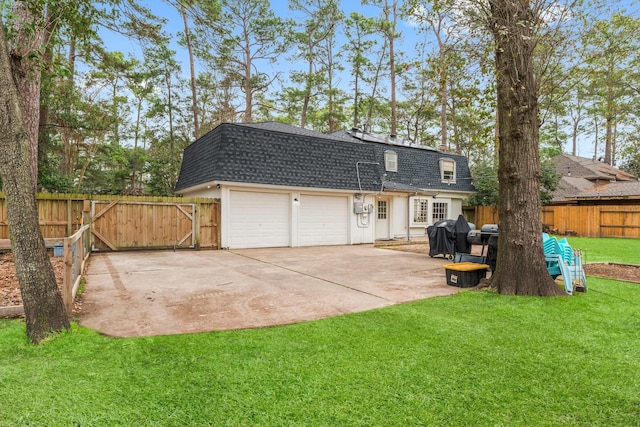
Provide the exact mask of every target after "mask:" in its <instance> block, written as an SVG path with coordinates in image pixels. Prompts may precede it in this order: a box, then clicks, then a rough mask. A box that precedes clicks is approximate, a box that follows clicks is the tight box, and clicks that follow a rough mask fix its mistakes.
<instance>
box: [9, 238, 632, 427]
mask: <svg viewBox="0 0 640 427" xmlns="http://www.w3.org/2000/svg"><path fill="white" fill-rule="evenodd" d="M624 242H626V244H625V247H626V249H625V250H629V245H635V247H636V250H635V253H636V254H637V253H639V251H638V249H640V240H635V241H630V240H624ZM571 243H572V245H574V247H585V246H586V245H587V244H590V245H591V244H592V245H593V246H590V247H589V249H588V250H589V251H593V252H594V254H593V255H591V256H592V257H595V253H596V252H597V251H599V250H600V249H597V248H599V247H600V245H598V244H597V243H591V242H589V241H588V240H582V239H581V241H580V243H576V242H574V241H573V239H572V241H571ZM583 243H584V244H583ZM606 246H607V248H606V249H607V250H609V246H608V245H606ZM589 261H592V262H593V261H595V260H594V259H590V260H589ZM607 261H616V262H623V261H622V260H618V259H617V253H616V254H611V256H610V257H609V258H608V259H607ZM636 263H637V262H636ZM639 305H640V286H639V285H637V284H630V283H624V282H617V281H612V280H605V279H595V278H590V280H589V291H588V292H587V293H585V294H581V293H578V294H576V295H575V296H573V297H567V298H534V297H507V296H501V295H497V294H495V293H492V292H462V293H460V294H458V295H455V296H451V297H441V298H434V299H427V300H423V301H418V302H414V303H409V304H403V305H398V306H393V307H387V308H384V309H380V310H373V311H368V312H364V313H356V314H350V315H346V316H341V317H336V318H331V319H325V320H321V321H315V322H308V323H302V324H298V325H290V326H284V327H276V328H269V329H260V330H247V331H232V332H212V333H204V334H193V335H177V336H165V337H151V338H128V339H114V338H107V337H103V336H100V335H98V334H96V333H94V332H93V331H90V330H87V329H84V328H78V327H75V328H74V329H73V330H72V331H70V332H67V333H64V334H62V335H61V336H60V337H56V338H54V339H51V340H50V341H49V342H46V343H43V344H41V345H38V346H32V345H29V344H28V343H27V340H26V337H25V331H24V323H23V322H22V321H20V320H1V321H0V426H20V425H34V426H75V425H78V426H105V425H110V426H117V425H122V426H130V425H135V426H156V425H160V426H185V425H194V426H207V425H216V426H217V425H231V426H236V425H240V426H253V425H263V426H265V425H268V426H271V425H282V426H284V425H286V426H291V425H314V426H315V425H323V426H324V425H326V426H337V425H349V426H351V425H353V426H372V425H381V426H407V425H433V426H444V425H451V426H465V425H468V426H478V425H491V426H494V425H503V426H518V425H522V426H525V425H526V426H560V425H571V426H584V425H590V426H591V425H603V426H604V425H606V426H612V425H619V426H630V425H640V421H638V420H640V393H638V390H639V389H640V307H639Z"/></svg>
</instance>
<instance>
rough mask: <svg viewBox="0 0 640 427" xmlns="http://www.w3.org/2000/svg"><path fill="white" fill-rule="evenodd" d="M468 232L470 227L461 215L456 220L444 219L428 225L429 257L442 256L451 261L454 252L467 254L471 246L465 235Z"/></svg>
mask: <svg viewBox="0 0 640 427" xmlns="http://www.w3.org/2000/svg"><path fill="white" fill-rule="evenodd" d="M470 231H471V227H469V223H468V222H467V220H466V219H465V217H464V216H463V215H459V216H458V219H456V220H453V219H445V220H443V221H438V222H436V223H435V224H433V225H430V226H429V227H427V235H428V236H429V256H430V257H434V256H436V255H442V256H444V257H446V258H450V259H453V256H454V255H455V254H456V252H463V253H467V252H469V251H470V249H471V244H470V243H469V242H468V240H467V235H468V234H469V232H470Z"/></svg>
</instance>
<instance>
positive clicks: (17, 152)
mask: <svg viewBox="0 0 640 427" xmlns="http://www.w3.org/2000/svg"><path fill="white" fill-rule="evenodd" d="M0 87H2V90H1V91H0V153H1V155H0V178H2V183H3V190H4V192H5V194H6V197H7V217H8V219H9V234H10V236H11V250H12V252H13V258H14V262H15V266H16V273H17V275H18V280H19V282H20V292H21V293H22V301H23V305H24V312H25V318H26V325H27V336H28V337H29V339H30V340H31V341H32V342H34V343H37V342H40V341H41V340H42V339H44V338H45V337H46V336H48V335H49V334H50V333H52V332H56V331H60V330H62V329H68V328H69V319H68V317H67V313H66V312H65V309H64V305H63V303H62V296H61V295H60V291H59V290H58V286H57V284H56V278H55V275H54V273H53V267H52V266H51V262H50V260H49V256H48V255H47V250H46V248H45V245H44V239H43V238H42V234H41V232H40V226H39V224H38V207H37V204H36V198H35V193H34V192H33V181H32V174H31V167H30V156H29V147H30V138H29V134H28V132H27V129H26V127H25V121H24V118H23V112H22V107H21V105H20V100H19V96H18V91H17V88H16V86H15V84H14V81H13V78H12V74H11V63H10V60H9V53H8V50H7V45H6V40H5V35H4V29H3V28H0ZM36 124H37V120H36Z"/></svg>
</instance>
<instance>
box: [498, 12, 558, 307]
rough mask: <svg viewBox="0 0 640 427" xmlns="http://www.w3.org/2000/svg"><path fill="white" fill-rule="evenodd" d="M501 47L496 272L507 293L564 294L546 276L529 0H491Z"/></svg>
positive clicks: (501, 288) (502, 290) (532, 19)
mask: <svg viewBox="0 0 640 427" xmlns="http://www.w3.org/2000/svg"><path fill="white" fill-rule="evenodd" d="M489 3H490V6H491V15H492V16H491V18H490V21H489V22H490V25H491V30H492V32H493V35H494V38H495V42H496V43H495V44H496V48H495V49H496V50H495V55H496V71H497V73H496V74H497V79H498V82H497V83H498V126H499V128H500V141H499V142H500V153H499V169H498V175H499V180H500V187H499V191H500V200H499V204H498V205H499V207H498V209H499V218H500V220H499V229H500V233H499V237H498V259H497V268H496V271H495V273H494V274H493V277H492V279H491V285H492V286H493V287H495V288H496V289H497V290H498V292H500V293H502V294H510V295H513V294H516V295H562V294H564V293H565V292H564V290H563V289H562V288H560V287H559V286H558V285H556V284H555V283H554V281H553V279H552V278H551V276H550V275H549V273H548V272H547V268H546V263H545V260H544V252H543V249H542V223H541V219H540V207H541V204H540V153H539V146H538V145H539V141H538V140H539V126H540V124H539V118H538V85H537V81H536V78H535V74H534V67H533V49H534V46H535V36H536V33H535V26H536V22H538V17H537V16H536V14H535V13H534V12H533V11H532V10H531V9H530V7H529V4H530V2H529V1H527V0H490V2H489Z"/></svg>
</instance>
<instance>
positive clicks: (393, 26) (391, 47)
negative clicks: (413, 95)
mask: <svg viewBox="0 0 640 427" xmlns="http://www.w3.org/2000/svg"><path fill="white" fill-rule="evenodd" d="M397 6H398V3H397V0H393V2H392V4H391V7H392V8H393V9H392V10H391V11H390V10H389V4H388V3H386V4H385V15H386V19H387V22H390V24H391V28H390V29H388V30H387V31H388V32H389V33H388V37H389V68H390V80H391V82H390V83H391V88H390V91H391V135H392V136H394V137H395V136H397V134H398V130H397V121H398V118H397V113H396V109H397V108H396V62H395V61H396V59H395V51H394V40H395V39H396V38H397V35H396V21H397V19H398V16H397V15H398V11H397ZM390 14H391V15H393V16H392V17H393V21H389V15H390Z"/></svg>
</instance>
